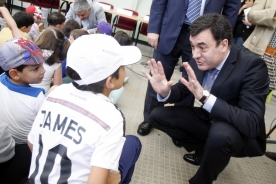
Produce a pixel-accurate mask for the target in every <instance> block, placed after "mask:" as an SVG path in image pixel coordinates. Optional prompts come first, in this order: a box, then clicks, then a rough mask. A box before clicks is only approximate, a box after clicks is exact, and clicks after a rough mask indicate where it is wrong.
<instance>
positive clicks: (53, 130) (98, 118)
mask: <svg viewBox="0 0 276 184" xmlns="http://www.w3.org/2000/svg"><path fill="white" fill-rule="evenodd" d="M91 43H93V44H91ZM140 59H141V52H140V50H139V49H138V48H137V47H135V46H120V45H119V43H118V42H117V41H116V40H115V39H114V38H113V37H111V36H107V35H103V34H93V35H84V36H81V37H80V38H78V39H77V40H75V41H74V42H73V44H72V45H71V46H70V48H69V51H68V54H67V76H68V77H70V78H71V79H72V83H69V84H63V85H61V86H59V87H57V88H56V89H55V90H54V91H52V92H51V93H50V95H49V96H48V97H47V98H46V100H45V101H44V104H43V105H42V107H41V110H40V113H39V114H38V115H37V117H36V119H35V122H34V124H33V127H32V130H31V132H30V134H29V136H28V140H29V146H30V148H31V149H32V152H33V155H32V164H31V169H30V175H29V178H30V179H31V180H32V181H33V182H34V183H86V182H87V183H95V184H102V183H129V182H130V180H131V177H132V174H133V171H134V166H135V163H136V161H137V159H138V157H139V154H140V151H141V143H140V141H139V139H138V138H137V137H135V136H131V135H128V136H126V137H124V130H125V118H124V116H123V114H122V113H121V111H120V110H119V109H118V108H117V107H116V106H115V105H113V104H112V103H111V102H110V100H109V98H108V96H109V93H110V92H111V91H112V90H114V89H118V88H120V87H121V86H122V85H123V82H124V77H125V70H124V65H128V64H133V63H135V62H138V61H139V60H140ZM57 155H59V156H57ZM117 170H119V171H117Z"/></svg>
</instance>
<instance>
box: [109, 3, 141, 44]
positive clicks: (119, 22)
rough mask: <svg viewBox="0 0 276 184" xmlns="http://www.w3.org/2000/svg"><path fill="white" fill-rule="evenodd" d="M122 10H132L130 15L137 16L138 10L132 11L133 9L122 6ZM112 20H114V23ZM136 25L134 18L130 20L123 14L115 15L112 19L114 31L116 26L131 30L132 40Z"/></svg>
mask: <svg viewBox="0 0 276 184" xmlns="http://www.w3.org/2000/svg"><path fill="white" fill-rule="evenodd" d="M124 10H128V11H131V12H132V15H134V16H138V15H139V14H138V12H137V11H134V10H130V9H127V8H124ZM114 22H116V23H115V24H114ZM136 25H137V21H136V20H132V19H129V18H126V17H124V16H118V15H117V16H115V18H114V20H113V25H112V27H113V26H114V27H115V29H114V33H115V32H116V27H118V28H120V29H124V30H127V31H132V41H133V40H134V35H135V31H136Z"/></svg>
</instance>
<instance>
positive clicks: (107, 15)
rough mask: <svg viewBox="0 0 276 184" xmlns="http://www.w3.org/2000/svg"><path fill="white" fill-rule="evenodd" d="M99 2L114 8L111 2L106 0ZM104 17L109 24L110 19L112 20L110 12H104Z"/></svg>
mask: <svg viewBox="0 0 276 184" xmlns="http://www.w3.org/2000/svg"><path fill="white" fill-rule="evenodd" d="M99 3H101V4H106V5H109V6H110V9H112V10H113V9H114V6H113V5H112V4H109V3H106V2H99ZM105 17H106V21H107V22H108V23H109V24H111V20H112V13H107V12H105Z"/></svg>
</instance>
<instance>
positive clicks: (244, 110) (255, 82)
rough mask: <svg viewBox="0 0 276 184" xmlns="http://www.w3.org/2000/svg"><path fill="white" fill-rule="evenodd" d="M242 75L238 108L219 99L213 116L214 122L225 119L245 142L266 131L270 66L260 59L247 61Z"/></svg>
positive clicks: (212, 113) (211, 114)
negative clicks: (265, 120)
mask: <svg viewBox="0 0 276 184" xmlns="http://www.w3.org/2000/svg"><path fill="white" fill-rule="evenodd" d="M243 62H247V65H246V67H245V68H244V70H243V72H242V76H243V79H242V83H243V84H241V85H242V88H241V89H240V92H239V96H238V98H237V99H238V105H230V104H229V103H227V102H226V101H224V100H222V99H221V98H219V97H218V98H217V99H216V102H215V104H214V106H213V108H212V110H211V112H210V118H212V119H217V118H220V119H224V121H225V122H227V123H229V124H231V125H232V126H234V127H235V128H236V129H237V130H238V131H239V132H240V133H241V134H243V135H244V136H245V137H246V138H250V139H254V138H256V137H257V136H258V135H260V133H261V131H264V128H265V127H264V126H265V125H264V113H265V100H266V97H267V95H268V92H269V77H268V71H267V66H266V64H265V62H264V61H263V60H262V59H261V58H260V57H254V56H253V58H251V59H248V61H245V60H244V61H243Z"/></svg>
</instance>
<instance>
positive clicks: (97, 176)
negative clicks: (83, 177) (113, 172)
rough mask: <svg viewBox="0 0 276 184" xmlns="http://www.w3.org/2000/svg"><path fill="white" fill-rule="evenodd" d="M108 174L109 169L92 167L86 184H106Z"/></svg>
mask: <svg viewBox="0 0 276 184" xmlns="http://www.w3.org/2000/svg"><path fill="white" fill-rule="evenodd" d="M108 174H109V169H104V168H100V167H95V166H92V167H91V170H90V174H89V176H88V180H87V184H107V181H108ZM118 183H119V182H118Z"/></svg>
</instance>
